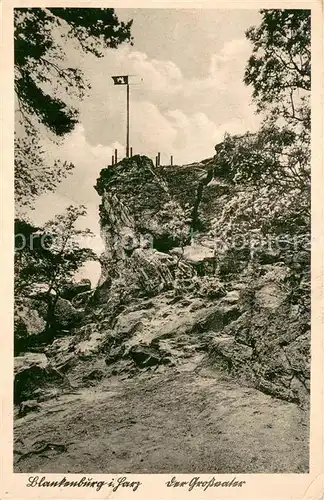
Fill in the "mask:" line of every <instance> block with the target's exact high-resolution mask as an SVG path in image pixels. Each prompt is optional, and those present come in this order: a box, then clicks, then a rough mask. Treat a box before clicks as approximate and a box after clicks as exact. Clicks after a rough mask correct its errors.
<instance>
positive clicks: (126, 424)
mask: <svg viewBox="0 0 324 500" xmlns="http://www.w3.org/2000/svg"><path fill="white" fill-rule="evenodd" d="M13 14H14V91H15V109H14V113H15V115H14V120H15V124H14V126H15V138H14V139H15V143H14V162H15V165H14V191H15V214H14V318H13V320H14V334H13V336H14V353H13V354H14V373H13V374H12V375H11V376H12V379H13V418H14V437H13V448H14V453H13V470H14V472H15V473H26V474H28V476H27V477H30V478H31V479H29V481H36V483H35V484H34V486H35V485H37V482H38V481H39V480H41V479H40V478H42V477H43V476H44V475H46V474H61V475H64V474H69V473H71V474H83V475H84V476H85V477H84V484H82V485H81V486H85V487H86V486H89V485H88V484H86V483H87V481H88V482H91V481H92V476H91V475H93V474H108V473H109V474H110V473H113V474H124V475H125V477H126V475H127V474H169V475H170V478H169V482H170V484H169V485H168V486H171V487H174V486H176V484H175V483H176V482H177V474H191V475H194V476H195V477H196V478H197V477H198V479H196V483H195V484H193V486H192V488H191V490H192V489H194V487H195V486H197V487H198V486H199V475H200V474H215V475H216V474H231V475H232V478H233V479H232V482H231V483H230V482H229V483H228V484H226V485H225V486H227V487H228V488H229V489H231V488H232V489H233V488H234V489H240V487H241V486H242V484H240V483H241V482H242V481H239V479H237V478H235V475H236V476H237V475H239V474H255V473H258V474H260V473H261V474H308V473H309V472H310V449H309V444H310V410H311V404H310V383H311V369H310V367H311V17H312V16H311V10H310V9H303V8H296V9H279V8H266V9H260V8H254V9H253V8H251V9H250V8H248V9H239V8H231V9H224V8H214V9H208V8H206V9H199V8H190V6H189V5H188V6H187V7H185V8H167V7H163V8H91V7H82V8H81V7H80V8H77V7H17V8H14V10H13ZM312 333H313V332H312ZM312 354H313V351H312ZM87 474H88V475H89V476H86V475H87ZM62 477H63V476H62ZM125 477H124V483H125V484H123V486H128V489H130V490H133V491H136V489H137V487H138V486H137V483H136V482H134V483H132V482H130V483H129V484H128V483H127V481H126V478H125ZM33 478H34V479H33ZM35 478H37V479H35ZM215 481H216V480H215ZM215 481H214V483H213V484H212V485H211V486H219V485H218V484H217V483H216V482H215ZM244 482H245V481H243V482H242V483H244ZM30 485H31V484H30ZM38 485H39V484H38ZM200 486H201V485H200ZM223 486H224V485H223ZM223 489H224V488H223ZM225 489H226V488H225ZM213 491H214V494H216V492H217V488H216V489H215V488H214V489H213ZM32 492H35V490H32ZM291 498H292V497H291ZM305 498H306V497H305ZM314 498H315V497H314Z"/></svg>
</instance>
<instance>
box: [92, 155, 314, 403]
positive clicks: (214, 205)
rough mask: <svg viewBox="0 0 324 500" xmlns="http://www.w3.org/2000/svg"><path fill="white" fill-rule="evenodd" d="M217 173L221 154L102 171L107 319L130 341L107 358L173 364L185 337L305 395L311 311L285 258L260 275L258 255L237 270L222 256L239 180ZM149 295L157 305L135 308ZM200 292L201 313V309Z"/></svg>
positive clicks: (215, 356)
mask: <svg viewBox="0 0 324 500" xmlns="http://www.w3.org/2000/svg"><path fill="white" fill-rule="evenodd" d="M215 172H216V174H215ZM217 172H218V171H217V168H215V160H214V159H210V160H206V161H205V162H201V163H196V164H191V165H184V166H171V167H154V165H153V163H152V162H151V160H149V159H148V158H146V157H143V156H135V157H133V158H130V159H125V160H123V161H121V162H120V163H118V164H117V165H115V166H114V167H109V168H107V169H104V170H103V171H102V172H101V175H100V178H99V179H98V181H97V186H96V189H97V191H98V193H99V195H100V196H101V197H102V203H101V206H100V221H101V231H102V237H103V240H104V242H105V247H106V252H105V254H104V256H103V258H102V276H101V280H100V286H99V288H98V290H97V291H96V292H95V299H96V303H97V305H99V306H100V313H99V317H100V315H101V317H105V320H106V321H108V324H109V325H110V327H112V329H113V331H114V335H115V336H116V338H118V339H119V341H118V342H119V343H120V344H123V345H124V347H125V348H124V349H123V350H117V351H115V353H112V354H111V355H110V354H109V353H108V356H107V360H108V362H107V364H108V365H110V364H111V363H114V362H116V360H117V358H118V355H117V354H116V352H118V353H119V356H121V357H123V358H126V357H130V358H131V359H133V361H134V362H135V364H137V366H138V367H144V366H146V364H151V365H152V366H153V365H157V364H163V362H164V361H162V360H165V359H167V360H168V362H171V364H172V362H173V361H174V360H175V359H176V358H177V356H178V353H179V345H180V344H181V341H183V340H184V338H185V343H186V342H187V345H189V346H190V345H195V344H197V346H198V347H197V349H198V351H199V350H203V351H205V352H207V353H208V355H207V356H208V359H209V361H210V362H211V363H212V364H214V366H218V367H219V369H225V370H226V371H228V372H230V373H231V374H232V375H234V376H237V377H240V378H242V379H244V380H245V381H247V382H248V383H251V384H253V385H255V386H256V387H258V388H260V389H261V390H263V391H265V392H268V393H270V394H272V395H275V396H277V397H282V398H285V399H289V400H291V401H298V402H300V401H305V400H307V398H308V391H309V326H308V327H307V325H306V323H307V319H305V318H306V316H307V315H305V313H304V312H303V311H298V310H297V309H298V306H297V305H296V304H294V303H293V302H292V301H291V300H290V296H289V286H288V287H287V284H286V282H285V280H286V278H287V275H288V273H289V270H288V269H286V268H284V267H283V266H282V265H281V264H280V263H278V262H277V261H276V259H277V260H278V258H277V257H276V258H274V259H272V260H271V263H270V264H269V262H270V261H267V260H265V263H264V265H262V262H261V265H259V267H258V269H257V271H256V270H255V269H254V270H253V272H252V271H251V268H250V264H249V258H250V257H249V256H248V257H247V258H246V261H245V262H243V261H242V262H240V263H239V265H238V267H237V269H236V268H235V267H234V266H235V265H236V264H235V263H231V262H230V261H228V263H226V262H225V263H224V262H222V263H220V262H219V259H218V254H217V249H216V250H215V245H214V243H215V242H214V237H215V234H216V232H215V230H214V229H215V228H216V227H217V220H218V219H219V218H220V217H221V213H222V209H223V207H224V205H225V204H226V203H227V202H228V201H229V200H231V198H233V197H234V196H235V194H236V191H237V189H238V186H235V185H234V184H233V182H230V181H229V182H227V181H226V175H224V172H222V173H221V174H219V175H218V174H217ZM243 257H244V256H243ZM233 262H234V261H233ZM224 266H225V267H226V266H227V269H225V270H224ZM224 273H225V276H226V275H228V276H229V277H230V278H229V279H226V278H225V280H224ZM251 280H252V284H251ZM168 294H170V304H168V305H167V304H166V303H165V297H166V296H167V295H168ZM149 297H151V298H152V301H153V304H154V308H153V309H149V310H145V311H144V310H143V309H141V307H140V306H139V307H138V309H137V311H134V313H131V312H127V311H128V310H129V309H130V308H131V307H132V304H134V303H138V301H140V303H141V302H142V303H143V302H144V301H145V300H147V299H148V298H149ZM198 299H200V300H201V303H200V306H199V308H198V310H196V311H193V310H191V307H193V306H194V304H195V301H197V300H198ZM172 301H174V304H173V305H174V308H173V309H172V307H171V303H172ZM188 304H189V305H188ZM168 308H170V309H169V310H168ZM171 309H172V312H171ZM132 314H134V316H135V318H136V321H135V323H134V324H133V322H132V320H131V315H132ZM163 315H165V316H163ZM116 317H117V318H118V319H117V320H116V319H115V318H116ZM127 318H128V319H127ZM165 318H169V320H168V321H165ZM123 321H124V322H125V326H124V327H123V328H121V329H120V324H121V322H123ZM114 322H115V324H114ZM120 339H123V340H122V341H121V340H120ZM165 342H166V343H167V344H168V345H166V344H165ZM179 343H180V344H179ZM113 349H116V346H115V347H113ZM165 349H166V351H165ZM167 351H168V354H167V355H166V352H167ZM180 351H181V349H180ZM171 352H172V353H173V354H172V355H170V353H171ZM176 353H177V354H176Z"/></svg>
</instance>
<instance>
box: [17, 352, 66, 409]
mask: <svg viewBox="0 0 324 500" xmlns="http://www.w3.org/2000/svg"><path fill="white" fill-rule="evenodd" d="M14 368H15V379H14V401H15V403H16V404H17V403H21V402H22V401H26V400H31V399H38V397H37V395H39V394H40V391H41V392H42V391H44V392H46V390H47V389H49V390H50V389H51V388H53V387H55V388H57V387H60V388H61V387H63V386H66V384H67V381H66V379H65V377H64V376H63V375H62V374H61V373H60V372H59V371H58V370H56V369H55V368H54V367H53V366H52V365H51V364H50V363H49V361H48V359H47V357H46V356H45V354H40V353H31V352H26V353H25V354H24V355H22V356H17V357H15V359H14Z"/></svg>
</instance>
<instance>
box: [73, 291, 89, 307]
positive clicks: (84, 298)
mask: <svg viewBox="0 0 324 500" xmlns="http://www.w3.org/2000/svg"><path fill="white" fill-rule="evenodd" d="M93 294H94V290H88V291H86V292H81V293H78V295H76V296H75V297H73V299H72V300H71V304H72V306H73V307H74V308H75V309H79V308H80V307H82V308H84V307H86V306H87V305H88V303H89V301H90V299H91V297H93Z"/></svg>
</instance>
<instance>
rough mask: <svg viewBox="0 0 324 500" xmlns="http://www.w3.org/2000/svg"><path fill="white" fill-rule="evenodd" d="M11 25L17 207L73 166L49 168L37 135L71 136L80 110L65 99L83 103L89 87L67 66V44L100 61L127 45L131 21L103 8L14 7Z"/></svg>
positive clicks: (48, 187) (52, 184)
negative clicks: (13, 63) (12, 24)
mask: <svg viewBox="0 0 324 500" xmlns="http://www.w3.org/2000/svg"><path fill="white" fill-rule="evenodd" d="M14 22H15V34H14V36H15V93H16V103H17V115H18V121H17V127H16V138H15V174H16V175H15V189H16V202H17V203H18V204H19V205H22V206H24V205H30V203H31V201H32V199H33V198H34V197H35V196H37V195H39V194H41V193H42V192H43V191H45V190H53V188H54V187H55V186H56V185H57V183H58V182H59V181H60V180H61V179H62V178H63V177H64V176H65V175H67V174H68V173H69V172H70V171H71V169H72V168H73V165H71V164H69V163H67V162H62V161H60V160H56V161H55V162H54V165H50V164H47V163H46V161H45V152H44V149H43V147H42V143H41V139H40V138H41V136H42V135H44V133H45V131H48V132H50V134H52V137H53V138H54V137H58V138H59V137H62V136H64V135H65V134H67V133H69V132H71V131H72V130H73V128H74V126H75V124H76V123H77V122H78V111H77V110H76V109H75V108H74V107H73V106H71V105H70V102H69V99H71V97H76V98H77V99H78V100H80V99H83V98H84V97H85V95H86V93H87V91H88V89H89V88H90V85H89V83H88V82H86V81H85V79H84V75H83V74H82V72H81V70H80V69H79V68H75V67H69V65H68V57H67V53H66V50H65V46H66V44H67V43H68V42H69V40H70V43H74V44H77V46H78V47H79V48H80V49H81V51H82V52H84V53H89V54H93V55H94V56H96V57H102V56H103V55H104V50H105V49H107V48H117V47H118V46H119V45H120V44H121V43H122V42H131V40H132V38H131V34H130V28H131V25H132V21H130V22H128V23H123V22H120V21H119V20H118V17H117V16H116V14H115V12H114V9H106V8H98V9H95V8H44V9H41V8H17V9H14Z"/></svg>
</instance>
